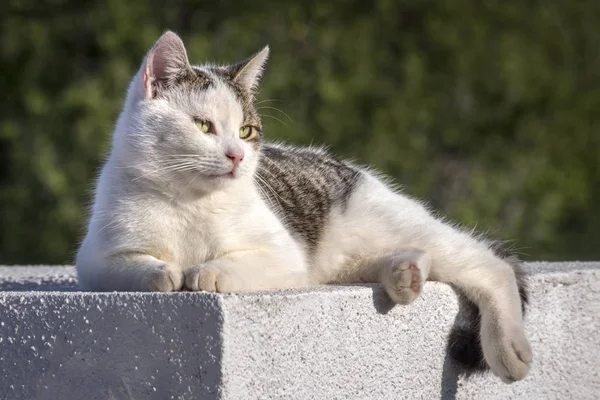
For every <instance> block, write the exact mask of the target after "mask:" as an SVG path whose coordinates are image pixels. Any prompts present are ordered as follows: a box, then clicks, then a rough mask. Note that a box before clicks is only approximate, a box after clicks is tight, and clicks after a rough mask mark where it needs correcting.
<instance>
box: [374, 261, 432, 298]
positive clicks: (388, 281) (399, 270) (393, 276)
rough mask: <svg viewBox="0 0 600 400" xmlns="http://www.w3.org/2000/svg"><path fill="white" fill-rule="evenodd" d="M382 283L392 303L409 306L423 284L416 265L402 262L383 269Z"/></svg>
mask: <svg viewBox="0 0 600 400" xmlns="http://www.w3.org/2000/svg"><path fill="white" fill-rule="evenodd" d="M382 283H383V285H384V287H385V289H386V291H387V293H388V295H389V296H390V297H391V298H392V300H393V301H394V302H396V303H398V304H410V303H411V302H412V301H413V300H414V299H416V298H417V296H419V294H420V293H421V289H422V288H423V283H424V282H423V278H422V276H421V270H420V269H419V267H418V266H417V264H416V263H414V262H411V261H402V262H400V263H395V264H391V265H389V266H386V267H384V270H383V271H382Z"/></svg>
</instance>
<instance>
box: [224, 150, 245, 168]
mask: <svg viewBox="0 0 600 400" xmlns="http://www.w3.org/2000/svg"><path fill="white" fill-rule="evenodd" d="M225 155H226V156H227V158H229V159H230V160H231V161H232V162H233V169H236V168H237V166H238V164H239V163H240V162H241V161H242V160H243V159H244V150H243V149H239V150H229V151H228V152H227V153H225Z"/></svg>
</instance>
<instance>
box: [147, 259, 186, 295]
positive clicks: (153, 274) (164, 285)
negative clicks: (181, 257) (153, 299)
mask: <svg viewBox="0 0 600 400" xmlns="http://www.w3.org/2000/svg"><path fill="white" fill-rule="evenodd" d="M142 287H143V289H144V290H147V291H150V292H175V291H178V290H181V289H182V288H183V272H182V271H181V268H179V266H177V265H174V264H164V265H162V266H160V267H157V268H156V269H153V270H151V271H148V273H147V275H146V276H145V277H144V280H143V282H142Z"/></svg>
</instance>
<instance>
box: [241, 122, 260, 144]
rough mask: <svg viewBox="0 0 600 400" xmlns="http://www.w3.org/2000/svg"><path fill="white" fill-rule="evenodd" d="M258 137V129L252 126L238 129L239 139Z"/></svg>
mask: <svg viewBox="0 0 600 400" xmlns="http://www.w3.org/2000/svg"><path fill="white" fill-rule="evenodd" d="M256 135H258V128H256V127H255V126H252V125H246V126H242V127H241V128H240V139H244V140H249V139H254V138H255V137H256Z"/></svg>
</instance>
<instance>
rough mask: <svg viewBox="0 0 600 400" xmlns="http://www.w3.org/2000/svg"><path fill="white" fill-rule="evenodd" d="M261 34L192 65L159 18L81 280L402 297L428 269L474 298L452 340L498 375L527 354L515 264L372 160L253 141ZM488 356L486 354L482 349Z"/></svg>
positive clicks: (98, 196)
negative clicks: (378, 292) (242, 56)
mask: <svg viewBox="0 0 600 400" xmlns="http://www.w3.org/2000/svg"><path fill="white" fill-rule="evenodd" d="M268 54H269V49H268V47H266V48H264V49H263V50H262V51H260V52H259V53H257V54H256V55H255V56H253V57H252V58H250V59H249V60H247V61H245V62H242V63H240V64H237V65H232V66H217V65H202V66H192V65H190V63H189V61H188V58H187V54H186V50H185V47H184V45H183V43H182V41H181V39H180V38H179V37H178V36H177V35H176V34H174V33H172V32H167V33H165V34H164V35H163V36H162V37H161V38H160V39H159V40H158V41H157V42H156V44H155V45H154V47H153V48H152V49H151V50H150V51H149V53H148V54H147V56H146V57H145V59H144V61H143V63H142V66H141V68H140V70H139V72H138V73H137V74H136V75H135V77H134V78H133V80H132V82H131V85H130V87H129V90H128V94H127V99H126V101H125V104H124V108H123V111H122V113H121V115H120V117H119V119H118V122H117V125H116V128H115V132H114V136H113V142H112V149H111V152H110V155H109V157H108V159H107V160H106V163H105V165H104V167H103V169H102V173H101V175H100V178H99V180H98V183H97V189H96V192H95V201H94V205H93V209H92V213H93V215H92V218H91V220H90V223H89V226H88V232H87V235H86V237H85V239H84V240H83V243H82V244H81V247H80V249H79V252H78V254H77V261H76V263H77V273H78V277H79V282H80V285H81V287H82V288H83V289H87V290H104V291H108V290H126V291H129V290H134V291H138V290H151V291H165V292H168V291H177V290H192V291H199V290H204V291H209V292H248V291H261V290H268V289H282V288H294V287H306V286H310V285H318V284H326V283H352V282H381V283H382V284H383V286H384V287H385V289H386V291H387V293H388V294H389V296H390V297H391V298H392V299H393V300H394V301H395V302H396V303H399V304H408V303H410V302H412V301H413V300H414V299H415V298H416V297H417V296H418V295H419V293H420V292H421V289H422V287H423V284H424V282H425V281H426V280H427V279H429V280H435V281H441V282H447V283H449V284H452V285H453V286H454V287H455V288H456V289H457V290H458V291H459V292H460V293H461V294H463V295H464V297H465V298H466V299H468V301H469V302H470V303H471V304H472V305H473V307H477V309H476V314H475V315H474V318H473V326H472V330H471V331H469V330H463V331H457V332H453V334H452V335H451V338H450V340H451V343H450V346H449V347H450V352H451V354H452V355H453V357H454V358H455V359H456V360H457V361H459V362H462V363H463V364H465V365H467V366H470V367H471V368H473V369H485V368H486V364H487V365H489V367H490V368H491V370H492V371H493V372H494V373H495V374H496V375H498V376H499V377H500V378H501V379H502V380H503V381H505V382H512V381H516V380H519V379H523V378H524V377H525V375H526V374H527V372H528V370H529V364H530V363H531V359H532V354H531V349H530V346H529V344H528V342H527V339H526V337H525V332H524V329H523V310H524V305H525V303H526V301H527V295H526V290H525V282H524V279H523V277H522V274H521V273H520V270H519V269H518V264H517V263H516V262H514V261H513V260H511V259H509V258H507V257H506V256H504V255H502V254H500V253H499V252H498V251H497V250H496V249H495V248H494V245H493V244H492V243H491V242H488V241H485V240H482V239H479V238H475V237H473V236H472V235H471V234H469V233H466V232H464V231H461V230H459V229H456V228H455V227H453V226H451V225H449V224H447V223H444V222H443V221H441V220H439V219H437V218H435V217H434V216H432V214H431V213H430V212H429V211H428V210H426V209H425V207H424V206H423V205H422V204H420V203H419V202H418V201H415V200H414V199H411V198H409V197H407V196H406V195H404V194H401V193H399V192H398V191H397V190H394V189H393V188H392V187H391V186H390V185H389V184H388V183H387V182H385V181H384V180H383V179H382V178H381V177H379V176H377V174H375V173H373V172H372V171H370V170H368V169H365V168H361V167H358V166H356V165H354V164H352V163H349V162H346V161H343V160H340V159H337V158H336V157H334V156H332V155H330V154H328V153H327V152H326V151H324V150H320V149H314V148H295V147H287V146H282V145H275V144H268V143H263V142H262V136H263V133H262V125H261V121H260V118H259V115H258V113H257V111H256V108H255V107H254V100H255V95H256V91H257V85H258V82H259V80H260V77H261V73H262V71H263V67H264V65H265V62H266V60H267V57H268ZM483 360H485V361H483Z"/></svg>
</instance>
